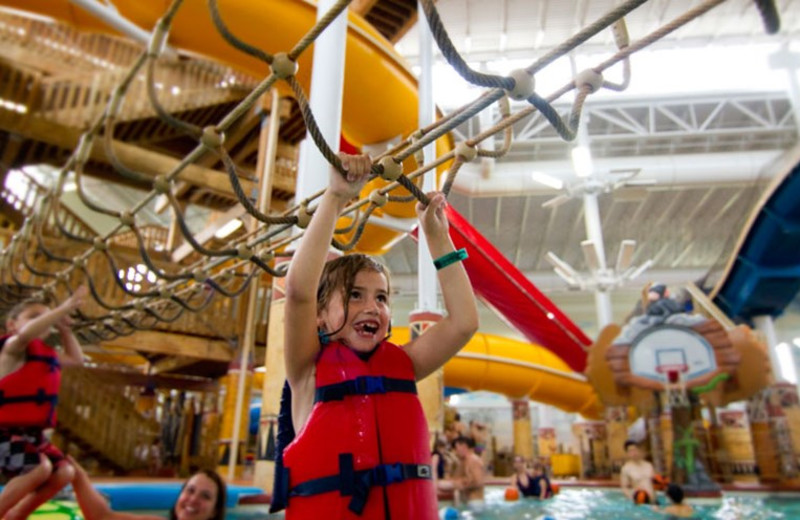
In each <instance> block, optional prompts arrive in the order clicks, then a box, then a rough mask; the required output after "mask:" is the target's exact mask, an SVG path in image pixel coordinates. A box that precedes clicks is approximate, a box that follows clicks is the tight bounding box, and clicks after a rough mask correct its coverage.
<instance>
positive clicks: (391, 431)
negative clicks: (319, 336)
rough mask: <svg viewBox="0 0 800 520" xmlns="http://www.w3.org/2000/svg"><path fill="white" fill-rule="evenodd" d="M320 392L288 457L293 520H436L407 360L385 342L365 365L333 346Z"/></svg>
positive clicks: (422, 424) (319, 376) (322, 361)
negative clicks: (321, 519)
mask: <svg viewBox="0 0 800 520" xmlns="http://www.w3.org/2000/svg"><path fill="white" fill-rule="evenodd" d="M316 388H317V391H316V397H315V404H314V407H313V408H312V410H311V414H310V415H309V417H308V420H307V421H306V424H305V426H304V427H303V429H302V430H301V431H300V432H299V434H298V436H297V437H296V438H295V440H294V441H293V442H292V443H291V444H289V445H288V446H287V447H286V449H285V450H284V452H283V468H284V469H283V471H284V476H283V477H284V478H285V480H286V481H287V482H288V507H287V509H286V518H287V520H305V519H309V520H310V519H313V520H317V519H319V518H325V519H329V520H344V519H369V520H373V519H384V518H389V517H390V518H391V519H392V520H404V519H412V518H413V519H415V520H416V519H419V520H435V519H437V518H438V514H437V502H436V492H435V490H434V487H433V483H432V481H431V477H432V475H431V467H430V463H431V456H430V449H429V442H430V441H429V434H428V425H427V422H426V421H425V416H424V414H423V412H422V406H421V405H420V402H419V399H418V398H417V396H416V384H415V381H414V368H413V366H412V363H411V359H410V358H409V357H408V354H406V353H405V352H404V351H403V350H402V349H401V348H400V347H398V346H397V345H393V344H391V343H389V342H386V341H384V342H383V343H381V344H380V345H379V346H378V347H376V350H375V352H373V353H372V355H371V356H370V358H369V360H368V361H363V360H362V359H360V358H359V357H358V356H357V355H356V353H355V352H353V351H352V350H351V349H349V348H348V347H346V346H344V345H342V344H340V343H330V344H328V345H325V346H323V348H322V351H321V352H320V355H319V359H318V360H317V364H316ZM287 473H288V474H287ZM387 512H388V513H389V516H387Z"/></svg>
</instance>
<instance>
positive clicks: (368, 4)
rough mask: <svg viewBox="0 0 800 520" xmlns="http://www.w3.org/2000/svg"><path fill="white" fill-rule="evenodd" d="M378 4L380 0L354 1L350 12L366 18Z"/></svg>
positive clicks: (351, 3)
mask: <svg viewBox="0 0 800 520" xmlns="http://www.w3.org/2000/svg"><path fill="white" fill-rule="evenodd" d="M377 3H378V0H353V1H352V2H350V10H351V11H353V12H354V13H358V14H360V15H361V16H364V15H366V14H367V13H368V12H369V11H370V9H372V7H373V6H374V5H375V4H377Z"/></svg>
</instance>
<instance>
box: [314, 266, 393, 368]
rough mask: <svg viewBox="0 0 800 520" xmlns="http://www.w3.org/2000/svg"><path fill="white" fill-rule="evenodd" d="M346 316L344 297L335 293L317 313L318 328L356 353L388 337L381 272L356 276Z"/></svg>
mask: <svg viewBox="0 0 800 520" xmlns="http://www.w3.org/2000/svg"><path fill="white" fill-rule="evenodd" d="M349 296H350V298H349V302H348V305H347V307H348V308H347V316H345V308H344V307H345V306H344V295H343V294H342V290H339V291H336V292H335V293H334V294H333V295H332V296H331V299H330V302H329V303H328V305H327V307H325V308H324V309H322V310H321V311H320V312H319V316H318V318H317V326H318V327H319V328H320V329H322V330H323V331H325V332H327V333H329V334H332V336H331V339H332V340H334V341H339V342H341V343H343V344H344V345H347V346H348V347H350V348H352V349H353V350H355V351H356V352H363V353H367V352H371V351H372V349H373V348H375V345H377V344H378V343H380V342H381V341H382V340H383V339H384V338H385V337H386V336H387V335H388V334H389V324H390V323H391V309H390V308H389V282H388V280H387V279H386V276H385V275H384V274H383V273H380V272H377V271H373V270H368V269H363V270H361V271H359V272H358V273H356V276H355V280H354V281H353V287H352V289H351V290H350V295H349Z"/></svg>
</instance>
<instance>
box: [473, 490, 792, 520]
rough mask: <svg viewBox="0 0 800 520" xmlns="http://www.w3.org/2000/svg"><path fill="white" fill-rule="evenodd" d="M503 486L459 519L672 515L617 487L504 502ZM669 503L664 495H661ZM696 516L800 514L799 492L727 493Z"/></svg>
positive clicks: (601, 519) (603, 519)
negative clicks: (628, 496)
mask: <svg viewBox="0 0 800 520" xmlns="http://www.w3.org/2000/svg"><path fill="white" fill-rule="evenodd" d="M503 495H504V489H497V488H494V489H487V492H486V505H485V506H484V507H483V508H482V509H480V510H468V509H465V508H458V509H459V511H460V515H459V520H494V519H503V520H521V519H531V520H535V519H539V518H541V517H551V518H553V519H554V520H568V519H569V520H573V519H575V520H577V519H592V520H612V519H613V520H623V519H635V520H638V519H661V520H664V519H666V518H669V517H667V516H665V515H663V514H661V513H658V512H656V511H653V510H652V508H650V507H649V506H636V505H634V504H633V503H632V502H630V501H629V500H627V499H626V498H625V497H624V495H623V494H622V493H621V492H620V491H618V490H609V489H602V490H599V489H576V488H568V489H563V490H562V491H561V493H559V494H558V495H557V496H556V497H554V498H552V499H550V500H546V501H544V502H540V501H537V500H531V499H524V500H520V501H517V502H505V501H504V498H503ZM659 500H660V501H661V503H662V504H665V503H666V500H667V499H666V497H664V496H663V495H662V496H661V497H660V499H659ZM692 518H696V519H715V520H734V519H736V520H738V519H742V520H766V519H778V518H785V519H795V518H800V496H794V497H785V496H779V495H763V494H762V495H756V494H748V495H733V494H725V495H724V496H723V497H722V499H720V500H719V501H718V502H716V503H715V502H707V505H698V506H695V515H694V516H693V517H692Z"/></svg>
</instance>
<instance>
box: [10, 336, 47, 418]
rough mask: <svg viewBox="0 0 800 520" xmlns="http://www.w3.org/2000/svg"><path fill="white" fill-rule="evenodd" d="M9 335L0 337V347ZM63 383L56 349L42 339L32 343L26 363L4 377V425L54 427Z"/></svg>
mask: <svg viewBox="0 0 800 520" xmlns="http://www.w3.org/2000/svg"><path fill="white" fill-rule="evenodd" d="M7 339H8V336H6V337H3V338H0V349H2V346H3V345H4V344H5V342H6V340H7ZM60 386H61V364H60V363H59V361H58V354H57V353H56V351H55V350H54V349H53V348H52V347H50V346H48V345H47V344H45V342H44V341H42V340H40V339H33V340H31V341H30V343H28V347H27V349H26V351H25V364H23V365H22V366H21V367H20V368H19V369H18V370H16V371H14V372H12V373H10V374H8V375H7V376H5V377H4V378H2V379H0V428H10V427H17V426H19V427H30V426H38V427H41V428H52V427H53V426H55V424H56V403H57V402H58V389H59V387H60Z"/></svg>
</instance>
